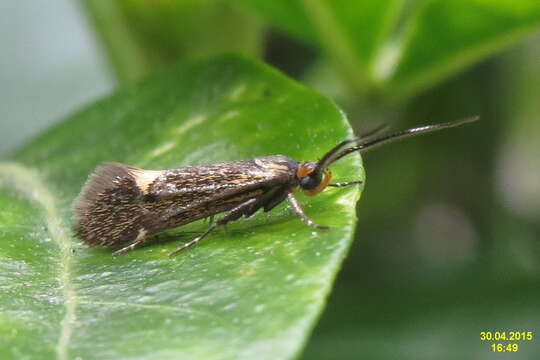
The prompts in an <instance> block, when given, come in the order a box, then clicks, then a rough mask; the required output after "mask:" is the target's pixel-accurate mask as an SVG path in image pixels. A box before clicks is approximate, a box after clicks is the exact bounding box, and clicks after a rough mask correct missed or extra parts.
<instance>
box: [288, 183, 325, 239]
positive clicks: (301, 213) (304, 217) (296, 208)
mask: <svg viewBox="0 0 540 360" xmlns="http://www.w3.org/2000/svg"><path fill="white" fill-rule="evenodd" d="M287 199H288V200H289V202H290V203H291V206H292V209H293V211H294V212H295V213H296V215H298V216H300V218H301V219H302V220H304V222H305V223H306V224H308V225H309V226H311V227H312V228H315V229H318V230H328V229H330V227H329V226H321V225H317V224H315V223H314V222H313V221H312V220H311V219H310V218H308V217H307V215H306V214H305V213H304V210H302V207H301V206H300V203H299V202H298V200H296V198H295V197H294V195H293V193H292V192H289V193H287Z"/></svg>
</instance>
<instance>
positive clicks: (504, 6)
mask: <svg viewBox="0 0 540 360" xmlns="http://www.w3.org/2000/svg"><path fill="white" fill-rule="evenodd" d="M539 26H540V2H539V1H537V0H520V1H514V0H475V1H470V0H431V1H427V2H426V3H425V5H424V6H421V7H419V9H418V11H417V12H416V13H415V14H414V15H413V17H412V19H411V21H410V23H409V26H408V29H407V32H406V33H405V35H404V38H403V42H402V44H401V45H398V46H400V47H401V50H400V51H399V53H400V54H399V59H398V60H397V62H396V64H395V67H393V68H392V67H389V68H388V70H389V71H390V73H389V74H382V76H387V81H388V84H387V85H386V86H387V87H388V89H389V90H390V91H392V92H393V93H394V94H395V95H399V96H406V95H408V94H414V93H415V92H417V91H419V90H422V89H424V88H426V87H429V86H431V85H433V84H435V83H437V82H439V81H441V80H443V79H445V78H447V77H449V76H451V75H453V74H455V73H457V72H459V71H461V70H462V69H464V68H465V67H467V66H469V65H470V64H473V63H475V62H478V61H479V60H481V59H484V58H486V57H488V56H490V55H492V54H494V53H496V52H498V51H501V50H502V49H504V48H505V47H508V46H509V45H512V44H515V43H516V42H518V41H519V40H522V39H523V38H524V37H525V36H527V35H530V34H532V33H533V32H535V31H537V30H538V28H539Z"/></svg>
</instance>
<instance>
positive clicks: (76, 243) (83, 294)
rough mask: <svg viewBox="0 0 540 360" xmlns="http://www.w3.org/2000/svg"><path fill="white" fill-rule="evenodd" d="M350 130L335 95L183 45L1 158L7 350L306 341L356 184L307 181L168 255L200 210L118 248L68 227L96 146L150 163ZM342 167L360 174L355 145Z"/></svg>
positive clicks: (342, 247)
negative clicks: (288, 198)
mask: <svg viewBox="0 0 540 360" xmlns="http://www.w3.org/2000/svg"><path fill="white" fill-rule="evenodd" d="M350 136H351V130H350V128H349V126H348V124H347V121H346V119H345V118H344V116H343V114H342V113H340V111H339V110H338V109H337V108H336V106H335V105H334V104H333V103H332V102H331V101H329V100H328V99H326V98H324V97H322V96H321V95H318V94H317V93H315V92H314V91H312V90H309V89H307V88H305V87H303V86H301V85H298V84H297V83H295V82H293V81H291V80H289V79H287V78H285V77H284V76H282V75H280V74H278V73H276V72H275V71H274V70H272V69H270V68H268V67H266V66H264V65H261V64H258V63H253V62H252V61H250V60H247V59H243V58H238V57H233V56H228V57H218V58H213V59H207V60H197V61H195V60H194V61H186V62H183V63H180V64H178V65H177V66H174V67H172V68H170V69H168V70H167V71H165V72H163V73H161V74H159V75H157V76H155V77H153V78H151V79H148V80H146V81H144V82H142V83H139V84H137V85H136V86H133V87H130V88H126V89H124V90H122V91H121V92H119V93H117V94H114V95H113V96H111V97H109V98H106V99H104V100H102V101H100V102H98V103H96V104H94V105H92V106H90V107H88V108H87V109H85V110H83V111H82V112H80V113H78V114H75V115H74V116H72V117H71V118H69V119H67V120H66V121H65V122H63V123H62V124H60V125H58V126H56V127H54V128H53V129H51V130H50V131H49V132H47V133H45V134H43V135H42V136H40V137H39V138H37V139H36V140H35V141H33V142H32V143H31V144H29V145H28V146H26V147H25V148H24V149H22V150H21V151H19V152H18V153H16V154H15V155H14V156H13V158H12V159H10V161H9V162H2V163H0V185H1V186H0V209H1V211H0V257H1V260H0V353H2V354H4V355H5V354H7V355H8V357H12V358H23V357H30V358H36V357H39V358H54V357H55V356H56V357H57V358H59V359H68V358H70V359H72V358H77V357H80V358H99V359H112V358H114V359H118V358H122V359H126V358H148V357H152V358H159V359H186V358H189V359H194V358H198V359H218V358H219V359H253V358H255V357H257V358H259V359H287V358H291V357H293V356H294V355H295V354H298V352H299V351H300V350H301V349H302V346H303V344H304V343H305V341H306V338H307V337H308V335H309V333H310V330H311V328H312V327H313V325H314V322H315V321H316V319H317V317H318V315H319V313H320V312H321V309H322V306H323V304H324V302H325V297H326V296H327V294H328V292H329V290H330V288H331V285H332V281H333V279H334V277H335V275H336V272H337V270H338V268H339V267H340V264H341V261H342V259H343V257H344V256H345V254H346V251H347V249H348V247H349V244H350V242H351V238H352V233H353V230H354V224H355V206H354V205H355V202H356V200H357V199H358V197H359V193H360V189H359V188H357V187H352V188H330V189H327V190H326V191H324V192H323V193H322V194H321V195H319V196H317V197H313V198H307V197H303V196H300V199H301V202H302V203H303V206H304V208H305V210H306V212H307V213H308V215H309V216H311V217H312V218H313V220H314V221H316V222H318V223H320V224H325V225H330V226H332V227H333V228H332V229H331V230H330V231H325V232H323V231H319V232H316V231H314V230H313V229H312V228H310V227H308V226H307V225H305V224H304V223H303V222H302V221H301V220H300V219H298V218H297V217H296V216H295V215H294V214H293V213H292V212H291V211H290V210H289V209H288V207H286V206H285V205H284V204H282V205H280V206H279V207H278V208H276V209H274V210H273V211H271V212H269V213H266V214H265V213H257V214H256V215H255V216H253V217H252V218H249V219H241V220H239V221H237V222H234V223H232V224H231V225H229V226H228V230H227V231H224V229H220V230H217V231H215V232H214V233H212V234H211V235H210V236H209V237H208V238H206V239H205V240H204V241H202V242H201V243H199V244H198V245H197V246H195V247H193V248H190V249H188V251H186V252H183V253H181V254H179V255H178V256H176V257H174V258H169V257H167V252H168V251H170V250H172V249H174V248H175V247H177V246H178V245H179V244H181V243H182V242H185V241H187V240H190V239H191V238H193V237H194V236H195V234H197V233H200V232H201V231H203V230H204V229H206V228H207V226H208V224H207V223H205V222H202V221H199V222H196V223H194V224H190V225H188V226H185V227H181V228H179V229H175V230H173V231H170V232H168V233H166V234H165V235H164V236H162V237H163V238H164V240H169V241H160V242H159V243H155V244H151V245H149V246H147V247H144V248H141V249H137V250H135V251H132V252H130V253H128V254H125V255H123V256H120V257H112V256H111V249H103V248H88V247H86V246H85V245H83V244H82V243H81V242H80V240H78V239H76V238H73V237H72V233H71V231H70V230H69V228H70V227H69V224H70V222H71V221H70V204H71V202H72V201H73V199H74V197H75V196H76V195H77V193H78V192H79V190H80V188H81V186H82V184H83V183H84V181H85V179H86V177H87V176H88V174H89V173H90V172H91V171H92V170H93V169H94V167H95V166H96V165H98V164H99V163H101V162H102V161H120V162H123V163H128V164H132V165H135V166H140V167H144V168H149V169H163V168H174V167H181V166H184V165H188V164H190V165H197V164H202V163H212V162H216V161H226V160H235V159H236V160H238V159H246V158H252V157H255V156H259V155H268V154H286V155H289V156H291V157H294V158H296V159H298V160H316V159H317V158H318V157H320V156H322V154H323V153H324V152H325V151H327V150H328V149H329V148H330V147H332V146H333V145H335V144H336V143H337V142H338V141H340V140H343V139H344V138H348V137H350ZM332 170H333V172H334V178H335V180H337V181H339V180H345V179H351V178H363V168H362V166H361V163H360V158H359V156H354V157H350V158H348V159H344V160H343V161H341V162H339V163H337V164H336V165H335V166H334V167H333V168H332Z"/></svg>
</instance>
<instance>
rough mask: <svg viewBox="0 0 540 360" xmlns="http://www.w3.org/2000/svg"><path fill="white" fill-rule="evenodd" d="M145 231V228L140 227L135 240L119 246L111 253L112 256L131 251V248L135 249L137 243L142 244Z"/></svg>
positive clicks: (144, 239)
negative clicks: (121, 246) (119, 247)
mask: <svg viewBox="0 0 540 360" xmlns="http://www.w3.org/2000/svg"><path fill="white" fill-rule="evenodd" d="M147 233H148V232H147V231H146V230H144V229H140V230H139V235H137V238H135V241H133V242H132V243H131V244H129V245H128V246H125V247H123V248H121V249H119V250H116V251H115V252H113V253H112V254H113V255H114V256H117V255H122V254H124V253H127V252H128V251H131V250H133V249H135V248H136V247H138V246H139V245H141V244H143V243H144V242H145V241H146V234H147Z"/></svg>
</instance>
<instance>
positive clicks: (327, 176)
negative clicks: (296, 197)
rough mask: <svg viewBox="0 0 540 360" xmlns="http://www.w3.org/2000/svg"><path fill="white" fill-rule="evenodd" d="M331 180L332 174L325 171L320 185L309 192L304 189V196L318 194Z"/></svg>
mask: <svg viewBox="0 0 540 360" xmlns="http://www.w3.org/2000/svg"><path fill="white" fill-rule="evenodd" d="M331 179H332V173H331V172H330V171H328V170H327V171H325V172H324V176H323V179H322V181H321V183H320V184H319V186H317V187H316V188H314V189H309V190H308V189H304V194H306V195H307V196H313V195H317V194H318V193H320V192H321V191H323V190H324V189H325V188H326V187H327V186H328V184H329V183H330V180H331Z"/></svg>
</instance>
